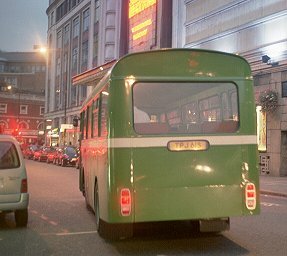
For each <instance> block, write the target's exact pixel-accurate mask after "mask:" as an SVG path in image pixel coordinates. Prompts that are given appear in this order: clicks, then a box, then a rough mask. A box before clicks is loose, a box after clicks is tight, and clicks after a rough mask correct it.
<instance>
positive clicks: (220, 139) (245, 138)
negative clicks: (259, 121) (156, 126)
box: [109, 135, 257, 148]
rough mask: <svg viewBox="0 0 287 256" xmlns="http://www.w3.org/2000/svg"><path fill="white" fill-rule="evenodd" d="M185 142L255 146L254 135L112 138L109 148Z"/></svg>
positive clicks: (159, 145) (145, 146)
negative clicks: (196, 141) (199, 141)
mask: <svg viewBox="0 0 287 256" xmlns="http://www.w3.org/2000/svg"><path fill="white" fill-rule="evenodd" d="M186 140H207V141H208V142H209V144H210V145H211V146H221V145H222V146H223V145H255V144H257V136H256V135H240V136H192V137H191V136H188V137H154V138H112V139H110V140H109V148H147V147H166V146H167V143H168V142H169V141H186Z"/></svg>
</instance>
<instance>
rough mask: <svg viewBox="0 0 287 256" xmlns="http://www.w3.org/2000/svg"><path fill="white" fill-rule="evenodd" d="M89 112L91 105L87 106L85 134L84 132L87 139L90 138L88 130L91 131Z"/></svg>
mask: <svg viewBox="0 0 287 256" xmlns="http://www.w3.org/2000/svg"><path fill="white" fill-rule="evenodd" d="M89 112H90V107H87V110H86V115H85V116H86V118H85V128H84V130H85V134H84V138H85V139H87V138H88V131H89Z"/></svg>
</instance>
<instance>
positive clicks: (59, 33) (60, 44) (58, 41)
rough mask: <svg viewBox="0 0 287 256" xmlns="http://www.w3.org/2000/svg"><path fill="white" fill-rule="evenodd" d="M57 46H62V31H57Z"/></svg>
mask: <svg viewBox="0 0 287 256" xmlns="http://www.w3.org/2000/svg"><path fill="white" fill-rule="evenodd" d="M57 48H62V31H59V32H58V33H57Z"/></svg>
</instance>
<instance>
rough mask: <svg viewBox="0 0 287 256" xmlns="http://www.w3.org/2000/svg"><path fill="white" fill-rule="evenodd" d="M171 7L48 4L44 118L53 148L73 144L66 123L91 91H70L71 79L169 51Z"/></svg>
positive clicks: (81, 0) (107, 0) (105, 1)
mask: <svg viewBox="0 0 287 256" xmlns="http://www.w3.org/2000/svg"><path fill="white" fill-rule="evenodd" d="M171 3H172V1H171V0H165V1H162V0H161V1H156V0H149V1H145V3H144V4H143V1H138V0H136V1H135V0H133V1H129V0H122V1H118V0H50V2H49V7H48V9H47V15H48V35H47V41H48V63H47V80H46V106H45V107H46V113H45V118H46V120H52V121H51V130H50V131H47V133H48V134H47V135H48V136H50V137H51V136H58V138H59V140H58V142H57V143H58V144H59V145H63V144H69V143H72V144H73V145H76V144H77V142H78V128H75V127H73V126H71V124H72V123H73V119H74V118H77V117H78V116H79V110H80V107H81V105H82V103H83V101H84V99H85V98H86V96H87V94H88V93H89V92H90V91H91V86H88V85H87V84H86V83H85V82H83V83H82V84H81V85H80V86H73V85H72V82H71V81H72V77H74V76H76V75H78V74H81V73H84V72H86V71H88V70H91V69H93V68H95V67H99V66H101V65H102V64H105V63H109V62H111V61H113V60H116V59H118V58H119V57H121V56H123V55H125V54H127V53H129V52H134V51H140V50H151V49H154V48H160V47H171V6H172V5H171ZM130 6H131V8H130ZM131 9H132V10H133V12H131V13H129V10H131ZM159 10H160V11H159ZM162 10H165V12H164V13H163V12H162ZM167 13H169V15H165V14H167ZM49 141H51V140H49Z"/></svg>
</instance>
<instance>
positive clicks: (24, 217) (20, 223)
mask: <svg viewBox="0 0 287 256" xmlns="http://www.w3.org/2000/svg"><path fill="white" fill-rule="evenodd" d="M15 221H16V226H17V227H26V226H27V224H28V209H24V210H16V211H15Z"/></svg>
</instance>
